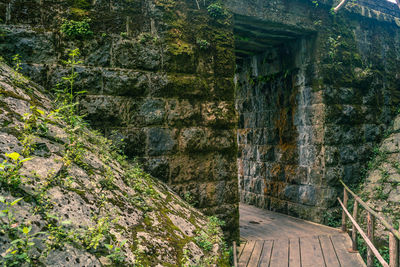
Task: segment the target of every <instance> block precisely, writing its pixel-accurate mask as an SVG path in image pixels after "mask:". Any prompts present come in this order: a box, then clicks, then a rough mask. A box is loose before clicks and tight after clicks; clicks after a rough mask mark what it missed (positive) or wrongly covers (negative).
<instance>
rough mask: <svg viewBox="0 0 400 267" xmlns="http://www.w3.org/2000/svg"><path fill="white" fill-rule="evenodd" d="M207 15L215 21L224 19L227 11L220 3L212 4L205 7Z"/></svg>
mask: <svg viewBox="0 0 400 267" xmlns="http://www.w3.org/2000/svg"><path fill="white" fill-rule="evenodd" d="M207 11H208V14H210V16H211V17H213V18H215V19H220V18H225V17H226V16H227V11H226V10H225V9H224V7H223V6H222V4H221V3H213V4H211V5H209V6H208V7H207Z"/></svg>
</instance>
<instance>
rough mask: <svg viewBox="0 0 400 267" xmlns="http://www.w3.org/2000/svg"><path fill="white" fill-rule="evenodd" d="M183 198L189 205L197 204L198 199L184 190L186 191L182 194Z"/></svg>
mask: <svg viewBox="0 0 400 267" xmlns="http://www.w3.org/2000/svg"><path fill="white" fill-rule="evenodd" d="M183 199H184V200H185V201H186V202H187V203H189V204H190V205H191V206H196V205H197V204H199V203H198V201H197V200H196V199H195V198H194V197H193V195H192V194H190V193H189V192H186V193H185V194H184V195H183Z"/></svg>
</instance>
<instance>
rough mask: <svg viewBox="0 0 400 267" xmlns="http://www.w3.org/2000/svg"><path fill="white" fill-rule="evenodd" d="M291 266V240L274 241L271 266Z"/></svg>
mask: <svg viewBox="0 0 400 267" xmlns="http://www.w3.org/2000/svg"><path fill="white" fill-rule="evenodd" d="M288 265H289V239H286V238H284V239H278V240H274V246H273V248H272V253H271V262H270V266H274V267H281V266H282V267H283V266H284V267H287V266H288Z"/></svg>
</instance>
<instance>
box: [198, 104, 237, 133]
mask: <svg viewBox="0 0 400 267" xmlns="http://www.w3.org/2000/svg"><path fill="white" fill-rule="evenodd" d="M201 116H202V119H203V121H204V123H205V124H206V125H215V126H219V127H221V126H225V127H235V126H236V114H235V110H234V106H233V102H227V101H221V102H208V103H204V104H202V105H201Z"/></svg>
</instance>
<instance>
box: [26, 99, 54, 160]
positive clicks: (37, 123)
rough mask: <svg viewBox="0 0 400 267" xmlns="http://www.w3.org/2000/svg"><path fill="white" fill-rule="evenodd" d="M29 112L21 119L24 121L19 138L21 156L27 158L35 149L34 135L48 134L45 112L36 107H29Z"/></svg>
mask: <svg viewBox="0 0 400 267" xmlns="http://www.w3.org/2000/svg"><path fill="white" fill-rule="evenodd" d="M29 108H30V110H31V112H30V113H25V114H24V115H23V117H22V119H23V121H24V127H23V129H22V131H21V133H22V135H21V137H20V141H21V144H22V146H23V148H22V154H23V155H24V156H26V157H27V156H29V155H30V154H31V153H32V152H33V151H34V149H35V146H34V144H33V142H34V134H37V135H45V134H46V133H47V132H48V127H47V122H46V119H47V118H46V117H45V116H44V115H45V112H44V111H43V110H41V109H39V108H37V107H36V106H30V107H29Z"/></svg>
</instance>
